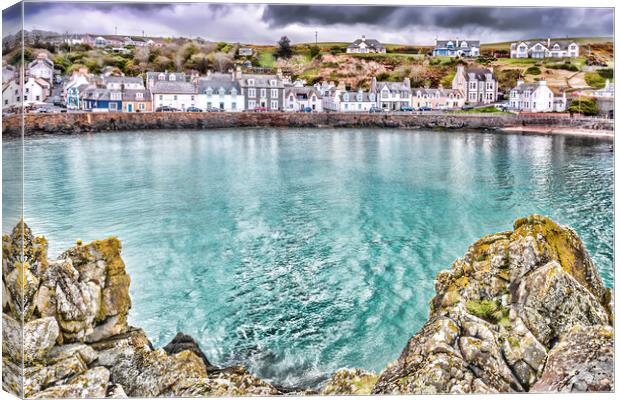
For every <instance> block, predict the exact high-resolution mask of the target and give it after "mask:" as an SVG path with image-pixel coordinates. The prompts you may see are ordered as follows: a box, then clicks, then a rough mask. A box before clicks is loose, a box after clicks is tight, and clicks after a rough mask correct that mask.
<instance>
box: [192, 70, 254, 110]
mask: <svg viewBox="0 0 620 400" xmlns="http://www.w3.org/2000/svg"><path fill="white" fill-rule="evenodd" d="M197 107H198V108H201V109H203V110H209V109H212V108H217V109H219V110H223V111H231V112H235V111H243V110H244V109H245V101H244V96H243V94H242V93H241V86H240V85H239V82H238V81H237V79H236V77H235V73H234V72H231V73H229V74H223V73H212V72H211V71H209V72H208V73H207V76H206V77H205V78H200V79H198V102H197Z"/></svg>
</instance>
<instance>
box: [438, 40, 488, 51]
mask: <svg viewBox="0 0 620 400" xmlns="http://www.w3.org/2000/svg"><path fill="white" fill-rule="evenodd" d="M449 42H452V45H453V46H454V48H459V49H461V48H464V49H467V48H470V47H478V48H480V40H457V39H454V40H436V41H435V48H446V47H448V43H449ZM457 42H458V43H459V45H458V46H457V45H456V43H457ZM463 42H465V43H467V46H466V47H461V43H463Z"/></svg>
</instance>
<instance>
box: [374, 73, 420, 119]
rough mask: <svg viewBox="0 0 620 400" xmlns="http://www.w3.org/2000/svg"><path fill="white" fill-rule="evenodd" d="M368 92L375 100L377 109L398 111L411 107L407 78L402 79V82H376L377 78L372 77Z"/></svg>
mask: <svg viewBox="0 0 620 400" xmlns="http://www.w3.org/2000/svg"><path fill="white" fill-rule="evenodd" d="M370 92H371V93H373V94H374V95H375V97H376V99H377V107H379V108H382V109H384V110H390V111H399V110H400V109H401V108H403V107H411V81H410V80H409V78H405V79H403V81H402V82H377V78H375V77H373V78H372V80H371V82H370Z"/></svg>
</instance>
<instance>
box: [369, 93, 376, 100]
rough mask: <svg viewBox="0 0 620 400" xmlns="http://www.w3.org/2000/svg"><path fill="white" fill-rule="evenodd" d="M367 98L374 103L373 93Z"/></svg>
mask: <svg viewBox="0 0 620 400" xmlns="http://www.w3.org/2000/svg"><path fill="white" fill-rule="evenodd" d="M368 98H369V99H370V101H375V94H374V93H371V94H369V95H368Z"/></svg>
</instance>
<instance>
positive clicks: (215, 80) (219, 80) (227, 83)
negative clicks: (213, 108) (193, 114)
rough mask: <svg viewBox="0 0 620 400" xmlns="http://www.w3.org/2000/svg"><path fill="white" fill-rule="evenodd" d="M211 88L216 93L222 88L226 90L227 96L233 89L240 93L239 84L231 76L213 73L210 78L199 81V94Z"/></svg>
mask: <svg viewBox="0 0 620 400" xmlns="http://www.w3.org/2000/svg"><path fill="white" fill-rule="evenodd" d="M209 88H211V90H213V91H214V92H216V91H219V90H220V88H224V90H225V92H226V93H227V94H229V93H230V92H231V91H232V90H233V89H235V90H236V91H237V93H239V92H240V86H239V82H237V80H233V79H232V76H231V75H230V74H222V73H212V74H211V75H210V76H208V77H206V78H200V79H199V80H198V92H199V93H204V92H206V91H207V89H209Z"/></svg>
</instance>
